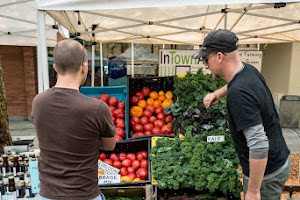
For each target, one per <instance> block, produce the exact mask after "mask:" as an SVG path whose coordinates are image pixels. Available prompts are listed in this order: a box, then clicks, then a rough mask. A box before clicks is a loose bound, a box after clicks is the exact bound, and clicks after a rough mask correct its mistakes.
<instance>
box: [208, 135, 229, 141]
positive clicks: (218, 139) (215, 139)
mask: <svg viewBox="0 0 300 200" xmlns="http://www.w3.org/2000/svg"><path fill="white" fill-rule="evenodd" d="M224 141H225V137H224V135H218V136H207V142H224Z"/></svg>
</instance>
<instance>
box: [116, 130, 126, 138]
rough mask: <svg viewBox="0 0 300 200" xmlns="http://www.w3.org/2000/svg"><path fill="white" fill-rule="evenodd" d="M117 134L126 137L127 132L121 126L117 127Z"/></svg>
mask: <svg viewBox="0 0 300 200" xmlns="http://www.w3.org/2000/svg"><path fill="white" fill-rule="evenodd" d="M116 135H118V136H120V137H122V138H125V137H126V133H125V131H124V129H121V128H116Z"/></svg>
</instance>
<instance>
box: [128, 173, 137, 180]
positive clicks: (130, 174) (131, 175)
mask: <svg viewBox="0 0 300 200" xmlns="http://www.w3.org/2000/svg"><path fill="white" fill-rule="evenodd" d="M127 176H129V177H130V178H131V180H134V179H135V178H136V175H135V173H129V174H128V175H127Z"/></svg>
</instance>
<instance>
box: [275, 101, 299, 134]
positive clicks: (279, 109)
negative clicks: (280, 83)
mask: <svg viewBox="0 0 300 200" xmlns="http://www.w3.org/2000/svg"><path fill="white" fill-rule="evenodd" d="M274 105H275V107H276V108H277V109H278V110H279V112H280V113H281V115H282V116H283V117H284V119H285V120H286V121H287V122H288V123H289V125H290V126H291V127H292V129H293V130H294V131H295V133H296V134H297V135H298V137H299V138H300V134H299V133H298V132H297V131H296V129H295V128H294V127H293V125H292V124H291V122H290V121H289V120H288V119H287V118H286V117H285V116H284V114H283V113H282V111H281V110H280V109H279V108H278V106H277V105H276V104H275V103H274Z"/></svg>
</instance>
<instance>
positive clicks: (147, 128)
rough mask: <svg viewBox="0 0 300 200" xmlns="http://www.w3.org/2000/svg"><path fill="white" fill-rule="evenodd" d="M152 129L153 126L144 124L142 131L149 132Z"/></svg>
mask: <svg viewBox="0 0 300 200" xmlns="http://www.w3.org/2000/svg"><path fill="white" fill-rule="evenodd" d="M152 129H153V124H150V123H149V124H145V125H144V130H145V131H151V130H152Z"/></svg>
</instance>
